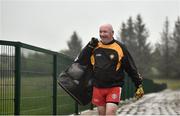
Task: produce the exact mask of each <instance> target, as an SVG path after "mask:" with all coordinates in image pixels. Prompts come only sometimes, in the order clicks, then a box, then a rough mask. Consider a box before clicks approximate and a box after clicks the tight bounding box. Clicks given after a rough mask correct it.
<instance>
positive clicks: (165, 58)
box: [160, 18, 173, 78]
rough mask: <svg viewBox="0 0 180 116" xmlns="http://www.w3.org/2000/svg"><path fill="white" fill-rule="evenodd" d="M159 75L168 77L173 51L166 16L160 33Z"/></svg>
mask: <svg viewBox="0 0 180 116" xmlns="http://www.w3.org/2000/svg"><path fill="white" fill-rule="evenodd" d="M160 50H161V54H162V55H161V56H162V57H161V61H162V62H161V64H160V65H161V68H160V72H161V77H163V78H169V77H170V73H171V71H172V70H171V68H172V67H171V66H172V65H171V63H172V62H171V58H172V52H173V47H172V39H171V34H170V32H169V21H168V18H166V21H165V23H164V28H163V31H162V33H161V49H160Z"/></svg>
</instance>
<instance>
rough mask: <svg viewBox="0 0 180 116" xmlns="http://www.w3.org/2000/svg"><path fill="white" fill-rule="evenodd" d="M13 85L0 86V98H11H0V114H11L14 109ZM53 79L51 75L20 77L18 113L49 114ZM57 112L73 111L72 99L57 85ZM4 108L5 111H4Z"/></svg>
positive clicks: (51, 108) (0, 81)
mask: <svg viewBox="0 0 180 116" xmlns="http://www.w3.org/2000/svg"><path fill="white" fill-rule="evenodd" d="M0 83H1V84H2V83H5V84H13V82H10V81H9V80H6V79H4V80H2V79H0ZM12 88H14V86H11V87H10V86H0V90H3V91H0V99H2V98H11V100H9V101H8V100H1V102H0V114H13V112H14V111H13V109H14V101H13V98H14V95H13V94H14V89H12ZM52 95H53V80H52V77H50V76H49V77H47V76H46V77H45V76H40V77H22V78H21V96H20V99H21V101H20V114H23V115H33V114H36V115H38V114H40V115H48V114H49V115H51V114H52V111H53V103H52V99H53V98H52ZM57 95H58V96H57V113H58V114H63V115H66V114H72V113H74V111H75V105H74V103H75V102H74V100H73V99H72V98H71V97H70V96H69V95H67V94H66V92H65V91H64V90H62V89H61V88H60V87H59V86H58V88H57ZM5 110H6V113H4V111H5Z"/></svg>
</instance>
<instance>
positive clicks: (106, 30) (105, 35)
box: [99, 26, 114, 42]
mask: <svg viewBox="0 0 180 116" xmlns="http://www.w3.org/2000/svg"><path fill="white" fill-rule="evenodd" d="M113 34H114V33H113V30H112V29H111V28H110V27H108V26H101V27H100V29H99V36H100V38H101V40H102V41H104V42H106V41H108V40H111V39H112V38H113Z"/></svg>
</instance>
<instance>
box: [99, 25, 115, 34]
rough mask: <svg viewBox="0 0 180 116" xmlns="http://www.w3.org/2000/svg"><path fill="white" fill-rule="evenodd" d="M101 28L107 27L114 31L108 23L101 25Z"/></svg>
mask: <svg viewBox="0 0 180 116" xmlns="http://www.w3.org/2000/svg"><path fill="white" fill-rule="evenodd" d="M101 28H107V29H109V31H111V32H113V33H114V30H113V27H112V25H111V24H108V23H106V24H102V25H101V26H100V29H101Z"/></svg>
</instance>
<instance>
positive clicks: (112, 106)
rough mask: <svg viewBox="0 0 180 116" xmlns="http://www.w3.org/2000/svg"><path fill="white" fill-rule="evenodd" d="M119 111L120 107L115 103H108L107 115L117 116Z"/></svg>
mask: <svg viewBox="0 0 180 116" xmlns="http://www.w3.org/2000/svg"><path fill="white" fill-rule="evenodd" d="M117 109H118V105H117V104H115V103H107V104H106V115H116V111H117Z"/></svg>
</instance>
